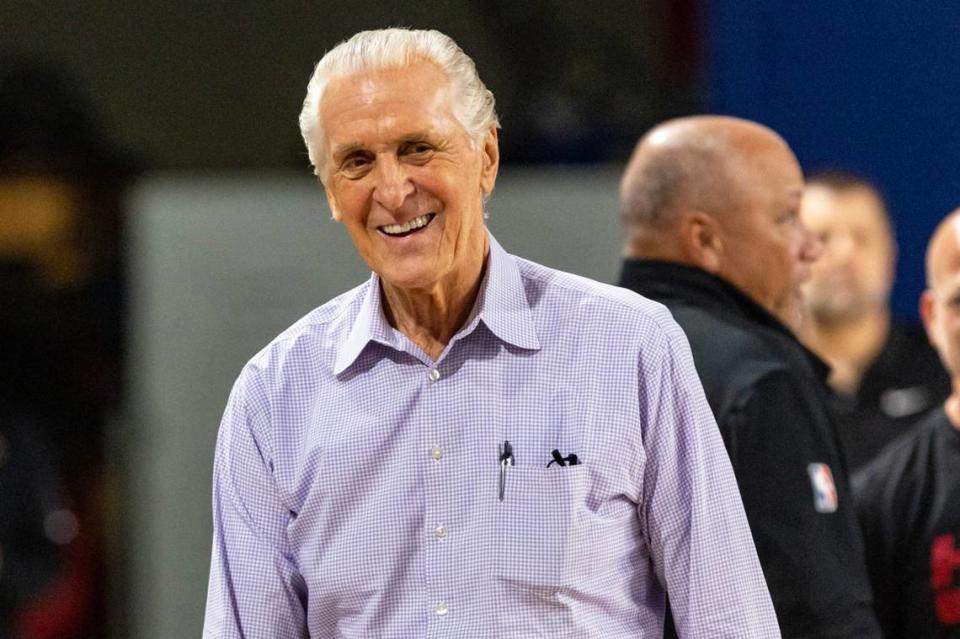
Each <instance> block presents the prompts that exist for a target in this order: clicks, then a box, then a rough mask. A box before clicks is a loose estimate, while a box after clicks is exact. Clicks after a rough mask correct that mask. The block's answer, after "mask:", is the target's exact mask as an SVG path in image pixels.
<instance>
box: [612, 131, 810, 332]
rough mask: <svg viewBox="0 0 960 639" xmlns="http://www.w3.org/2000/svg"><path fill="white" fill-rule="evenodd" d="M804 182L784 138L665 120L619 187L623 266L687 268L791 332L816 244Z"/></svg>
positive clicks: (641, 145)
mask: <svg viewBox="0 0 960 639" xmlns="http://www.w3.org/2000/svg"><path fill="white" fill-rule="evenodd" d="M802 193H803V173H802V171H801V170H800V165H799V163H798V162H797V159H796V157H795V156H794V155H793V152H792V151H791V150H790V147H788V146H787V144H786V142H784V141H783V139H782V138H781V137H780V136H779V135H777V134H776V133H774V132H773V131H771V130H770V129H768V128H767V127H765V126H762V125H760V124H757V123H755V122H749V121H747V120H740V119H737V118H730V117H718V116H698V117H691V118H681V119H678V120H671V121H669V122H666V123H664V124H661V125H660V126H658V127H656V128H654V129H653V130H652V131H650V132H649V133H648V134H647V135H645V136H644V137H643V139H641V140H640V143H639V144H638V145H637V148H636V150H635V151H634V153H633V157H631V159H630V163H629V165H628V166H627V170H626V172H625V174H624V176H623V180H622V181H621V184H620V197H621V204H622V214H623V221H624V224H625V226H626V230H627V241H626V254H627V256H629V257H636V258H646V259H658V260H667V261H672V262H679V263H681V264H686V265H689V266H695V267H697V268H700V269H702V270H705V271H707V272H708V273H711V274H713V275H716V276H718V277H720V278H722V279H725V280H726V281H728V282H729V283H730V284H733V285H734V286H735V287H737V288H738V289H740V291H741V292H743V293H745V294H747V295H748V296H750V297H751V298H753V300H754V301H755V302H757V303H758V304H760V305H761V306H763V307H765V308H766V309H767V310H768V311H770V312H771V313H773V314H774V315H776V316H778V317H779V318H780V319H781V320H782V321H784V322H785V323H786V324H788V325H790V326H797V324H798V322H799V318H800V310H799V309H800V304H799V302H800V291H799V286H800V283H801V282H802V281H804V280H805V279H806V278H807V277H808V276H809V262H810V261H811V260H812V259H813V258H814V257H815V252H816V251H815V249H814V247H815V246H816V244H815V243H814V242H813V240H812V237H811V236H810V235H809V234H808V233H806V231H805V230H804V229H803V225H802V224H800V221H799V210H800V199H801V196H802Z"/></svg>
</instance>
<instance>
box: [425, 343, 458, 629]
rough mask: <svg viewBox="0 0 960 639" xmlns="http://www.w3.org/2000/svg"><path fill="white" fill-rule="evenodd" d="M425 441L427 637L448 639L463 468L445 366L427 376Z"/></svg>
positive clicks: (453, 604) (454, 605)
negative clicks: (455, 510) (455, 524)
mask: <svg viewBox="0 0 960 639" xmlns="http://www.w3.org/2000/svg"><path fill="white" fill-rule="evenodd" d="M422 374H423V379H424V381H423V384H424V386H425V387H424V388H423V393H422V394H421V397H422V398H423V408H424V410H423V414H424V417H425V419H424V420H423V425H422V433H421V435H422V440H421V441H423V442H424V444H425V447H424V450H425V456H426V463H427V466H428V468H427V472H426V473H424V478H425V481H424V487H423V490H424V521H423V526H422V530H421V534H422V535H423V537H424V540H423V541H424V548H425V552H424V553H423V558H424V563H425V565H424V566H423V574H424V575H425V579H426V589H425V590H426V599H425V605H426V606H427V611H426V613H427V618H428V623H427V628H428V629H427V636H428V637H444V636H448V634H449V633H448V630H449V628H450V627H451V625H455V624H454V619H455V618H456V616H457V615H458V614H461V613H462V611H460V610H458V609H457V601H458V600H457V593H456V592H455V584H454V579H453V575H454V571H455V569H456V568H455V565H454V564H455V562H454V554H455V553H454V548H455V547H456V546H457V545H458V540H457V531H456V530H453V529H452V527H451V524H450V522H451V521H452V517H453V511H452V508H454V503H455V501H456V497H455V492H456V486H455V485H454V482H455V476H456V473H455V466H454V465H455V464H457V463H462V461H463V460H461V459H459V458H460V456H461V455H462V451H460V450H459V446H458V442H457V439H458V438H457V436H456V431H455V428H454V426H453V425H452V424H450V423H448V422H447V421H446V420H447V419H449V411H444V410H443V407H444V406H445V405H448V404H449V402H448V399H449V394H450V384H449V383H448V380H446V379H445V377H444V366H443V364H442V362H441V363H437V364H430V365H427V366H426V367H425V369H424V371H423V373H422Z"/></svg>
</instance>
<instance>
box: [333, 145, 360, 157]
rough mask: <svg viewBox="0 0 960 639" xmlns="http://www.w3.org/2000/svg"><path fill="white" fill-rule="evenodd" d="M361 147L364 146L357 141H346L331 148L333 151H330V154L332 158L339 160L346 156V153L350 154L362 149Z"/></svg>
mask: <svg viewBox="0 0 960 639" xmlns="http://www.w3.org/2000/svg"><path fill="white" fill-rule="evenodd" d="M363 149H364V146H363V145H362V144H360V143H359V142H348V143H347V144H339V145H337V146H336V147H335V148H334V149H333V153H331V155H332V156H333V159H334V160H339V159H341V158H345V157H347V156H348V155H351V154H352V153H354V152H356V151H362V150H363Z"/></svg>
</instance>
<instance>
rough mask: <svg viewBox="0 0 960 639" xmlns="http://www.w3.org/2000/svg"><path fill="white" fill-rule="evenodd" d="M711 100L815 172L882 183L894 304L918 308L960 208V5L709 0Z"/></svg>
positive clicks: (907, 312)
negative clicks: (941, 239)
mask: <svg viewBox="0 0 960 639" xmlns="http://www.w3.org/2000/svg"><path fill="white" fill-rule="evenodd" d="M709 5H710V8H709V13H708V21H707V24H708V25H709V38H708V42H709V53H708V59H709V63H708V72H707V77H708V78H709V80H708V85H709V89H708V97H707V100H706V102H707V104H708V108H709V109H711V110H713V111H716V112H720V113H728V114H733V115H739V116H743V117H748V118H752V119H755V120H759V121H760V122H763V123H764V124H766V125H768V126H770V127H772V128H774V129H776V130H777V131H779V132H780V133H781V134H782V135H783V136H784V137H785V138H786V139H787V141H788V142H789V143H790V145H791V146H792V147H793V148H794V150H795V151H796V152H797V155H798V156H799V158H800V161H801V163H802V164H803V166H804V168H805V169H807V170H810V169H818V168H825V167H831V168H832V167H843V168H847V169H852V170H854V171H857V172H859V173H861V174H863V175H865V176H866V177H868V178H870V179H872V180H874V181H875V182H876V183H877V184H878V185H879V186H880V188H881V190H882V191H883V193H884V194H885V195H886V197H887V199H888V203H889V206H890V210H891V212H892V214H893V217H894V221H895V224H896V227H897V235H898V238H899V242H900V262H899V268H898V277H897V284H896V288H895V291H894V300H893V301H894V310H895V312H896V313H897V314H899V315H901V316H907V317H915V316H916V308H917V300H918V297H919V295H920V292H921V291H922V289H923V278H924V275H923V254H924V251H925V246H926V242H927V239H928V238H929V236H930V233H931V232H932V230H933V228H934V227H935V225H936V224H937V222H938V221H939V220H940V219H942V218H943V217H944V215H946V214H947V213H948V212H950V211H951V210H953V209H954V208H956V207H957V206H960V3H957V2H930V1H921V2H869V3H867V2H827V1H825V0H814V1H811V2H788V1H786V0H769V1H766V2H742V1H741V0H712V1H711V2H710V3H709Z"/></svg>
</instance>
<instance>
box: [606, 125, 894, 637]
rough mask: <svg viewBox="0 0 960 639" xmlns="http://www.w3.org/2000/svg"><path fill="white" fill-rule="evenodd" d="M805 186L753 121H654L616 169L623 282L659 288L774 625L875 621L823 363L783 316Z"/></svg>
mask: <svg viewBox="0 0 960 639" xmlns="http://www.w3.org/2000/svg"><path fill="white" fill-rule="evenodd" d="M802 189H803V175H802V173H801V170H800V166H799V164H798V163H797V160H796V158H795V157H794V155H793V153H792V152H791V150H790V148H789V147H788V146H787V144H786V143H785V142H784V141H783V139H781V138H780V136H778V135H777V134H776V133H774V132H773V131H771V130H770V129H768V128H766V127H763V126H761V125H759V124H756V123H754V122H749V121H747V120H741V119H737V118H730V117H714V116H698V117H690V118H681V119H677V120H671V121H669V122H666V123H664V124H661V125H659V126H657V127H655V128H654V129H653V130H651V131H650V132H649V133H647V134H646V135H645V136H644V137H643V139H641V141H640V143H639V145H638V146H637V148H636V150H635V151H634V154H633V156H632V158H631V160H630V163H629V165H628V167H627V170H626V172H625V173H624V176H623V180H622V182H621V199H622V215H623V220H624V223H625V226H626V237H627V239H626V246H625V254H626V259H625V260H624V264H623V271H622V274H621V278H620V284H621V286H626V287H628V288H631V289H633V290H635V291H637V292H639V293H641V294H643V295H645V296H647V297H650V298H653V299H655V300H658V301H660V302H663V303H664V304H666V305H667V307H668V308H669V309H670V311H671V312H672V313H673V315H674V318H675V319H676V320H677V322H678V323H679V324H680V326H681V327H682V328H683V329H684V331H685V332H686V334H687V337H688V338H689V340H690V346H691V350H692V351H693V357H694V361H695V362H696V366H697V370H698V371H699V373H700V378H701V381H702V382H703V385H704V390H705V391H706V394H707V399H708V400H709V402H710V405H711V407H712V409H713V411H714V414H715V415H716V418H717V423H718V425H719V427H720V431H721V433H722V435H723V438H724V442H725V443H726V446H727V450H728V452H729V454H730V459H731V461H732V462H733V466H734V471H735V473H736V475H737V483H738V485H739V487H740V493H741V495H742V497H743V502H744V508H745V510H746V512H747V518H748V519H749V520H750V527H751V530H752V532H753V537H754V541H755V543H756V546H757V554H758V555H759V557H760V562H761V565H762V566H763V570H764V574H765V575H766V578H767V584H768V586H769V587H770V594H771V597H772V598H773V603H774V607H775V608H776V611H777V617H778V619H779V622H780V628H781V631H782V633H783V636H784V637H809V638H813V637H817V638H824V637H851V638H852V637H857V638H858V639H862V638H864V637H878V636H880V635H879V630H878V627H877V622H876V619H875V618H874V616H873V613H872V611H871V596H870V588H869V583H868V581H867V576H866V569H865V566H864V558H863V546H862V540H861V538H860V533H859V530H858V528H857V523H856V519H855V512H854V510H853V502H852V499H851V494H850V489H849V485H848V482H847V475H846V471H845V468H844V463H843V459H842V456H841V453H840V450H839V448H838V444H837V436H836V429H835V425H834V421H833V416H832V414H831V412H830V409H829V405H828V399H827V391H826V387H825V384H824V378H825V377H826V373H827V369H826V366H825V365H824V364H823V363H822V362H821V361H820V360H819V359H817V357H816V356H814V355H813V354H812V353H810V352H809V351H807V350H806V349H805V348H804V347H803V346H802V345H801V344H800V343H799V342H798V341H797V340H796V338H795V337H794V335H793V333H792V332H791V327H793V326H796V325H797V324H798V323H799V321H800V318H801V306H800V305H801V297H800V284H801V283H802V282H803V281H804V280H805V279H806V277H808V275H809V270H810V264H811V262H812V261H813V260H814V259H815V257H816V255H817V252H818V250H819V247H818V245H817V243H816V241H815V239H814V238H813V237H812V236H811V235H810V234H809V233H808V232H807V230H806V229H805V228H804V227H803V225H802V224H801V222H800V218H799V207H800V197H801V193H802ZM671 603H672V601H671ZM681 636H682V635H681Z"/></svg>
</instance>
